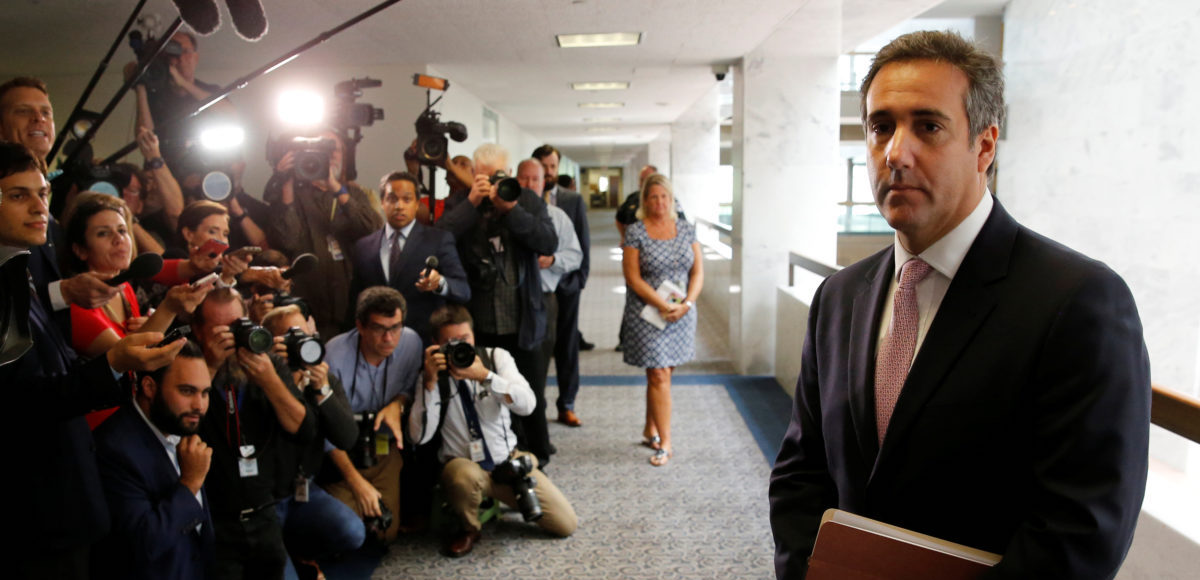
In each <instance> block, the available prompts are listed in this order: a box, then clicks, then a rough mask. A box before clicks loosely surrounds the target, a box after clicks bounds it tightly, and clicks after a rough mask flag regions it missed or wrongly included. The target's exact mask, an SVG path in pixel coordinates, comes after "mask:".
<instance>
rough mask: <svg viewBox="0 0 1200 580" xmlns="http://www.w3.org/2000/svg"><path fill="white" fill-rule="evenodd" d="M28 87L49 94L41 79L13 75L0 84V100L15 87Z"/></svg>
mask: <svg viewBox="0 0 1200 580" xmlns="http://www.w3.org/2000/svg"><path fill="white" fill-rule="evenodd" d="M22 87H24V88H29V89H37V90H39V91H42V94H44V95H46V96H47V97H49V96H50V91H49V90H47V89H46V83H45V82H44V81H42V79H39V78H34V77H13V78H11V79H8V80H7V81H5V82H4V84H2V85H0V101H3V100H4V96H5V95H7V94H8V91H11V90H13V89H16V88H22Z"/></svg>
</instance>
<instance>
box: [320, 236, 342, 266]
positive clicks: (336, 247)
mask: <svg viewBox="0 0 1200 580" xmlns="http://www.w3.org/2000/svg"><path fill="white" fill-rule="evenodd" d="M325 243H326V244H328V245H329V255H330V256H332V257H333V261H335V262H341V261H342V260H344V259H346V256H345V255H344V254H342V245H341V244H339V243H338V241H337V239H335V238H334V237H333V235H332V234H331V235H327V236H325Z"/></svg>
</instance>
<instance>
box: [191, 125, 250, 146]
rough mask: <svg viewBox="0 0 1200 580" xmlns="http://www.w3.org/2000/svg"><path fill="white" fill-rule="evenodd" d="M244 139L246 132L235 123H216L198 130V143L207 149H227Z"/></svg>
mask: <svg viewBox="0 0 1200 580" xmlns="http://www.w3.org/2000/svg"><path fill="white" fill-rule="evenodd" d="M245 140H246V132H245V131H243V130H242V128H241V127H238V126H237V125H218V126H216V127H209V128H208V129H205V130H204V131H201V132H200V145H202V146H203V147H204V148H205V149H208V150H209V151H227V150H229V149H233V148H234V147H237V146H239V145H241V144H242V142H243V141H245Z"/></svg>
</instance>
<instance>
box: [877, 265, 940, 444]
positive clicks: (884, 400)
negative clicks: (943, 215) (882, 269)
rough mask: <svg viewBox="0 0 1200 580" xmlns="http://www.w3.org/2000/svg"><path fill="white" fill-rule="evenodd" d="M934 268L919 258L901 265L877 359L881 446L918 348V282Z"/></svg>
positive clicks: (878, 416) (878, 429) (878, 418)
mask: <svg viewBox="0 0 1200 580" xmlns="http://www.w3.org/2000/svg"><path fill="white" fill-rule="evenodd" d="M931 271H932V267H931V266H930V265H929V264H927V263H926V262H925V261H924V260H922V259H920V258H912V259H911V260H909V261H907V262H905V263H904V266H902V267H901V268H900V283H899V284H897V285H896V295H895V298H894V301H893V303H892V326H891V328H890V329H889V330H888V333H887V336H884V337H883V344H882V345H880V347H879V354H878V355H877V356H876V358H875V428H876V431H877V433H878V436H879V444H880V445H881V446H882V445H883V436H884V435H885V434H887V428H888V422H889V421H891V419H892V409H894V408H895V407H896V399H899V398H900V389H901V388H902V387H904V380H905V379H906V378H908V368H909V366H911V365H912V359H913V352H915V351H916V347H917V326H918V324H919V322H920V314H919V313H918V312H917V284H918V283H919V282H920V281H921V280H924V279H925V276H928V275H929V272H931Z"/></svg>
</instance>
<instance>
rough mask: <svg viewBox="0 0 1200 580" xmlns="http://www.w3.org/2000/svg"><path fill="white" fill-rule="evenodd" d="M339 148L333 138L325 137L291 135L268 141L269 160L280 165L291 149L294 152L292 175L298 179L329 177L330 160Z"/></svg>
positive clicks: (313, 179) (305, 180)
mask: <svg viewBox="0 0 1200 580" xmlns="http://www.w3.org/2000/svg"><path fill="white" fill-rule="evenodd" d="M336 149H337V143H336V142H335V141H334V140H333V139H329V138H325V137H290V138H280V139H271V140H268V141H267V160H268V161H270V162H271V165H273V166H274V165H279V160H280V159H283V156H284V155H286V154H287V153H288V152H289V151H292V152H294V156H293V159H294V160H295V164H294V165H293V166H292V177H294V178H295V179H296V181H302V182H313V181H321V180H324V179H328V178H329V162H330V161H329V160H330V157H331V156H332V155H333V152H334V150H336Z"/></svg>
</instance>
